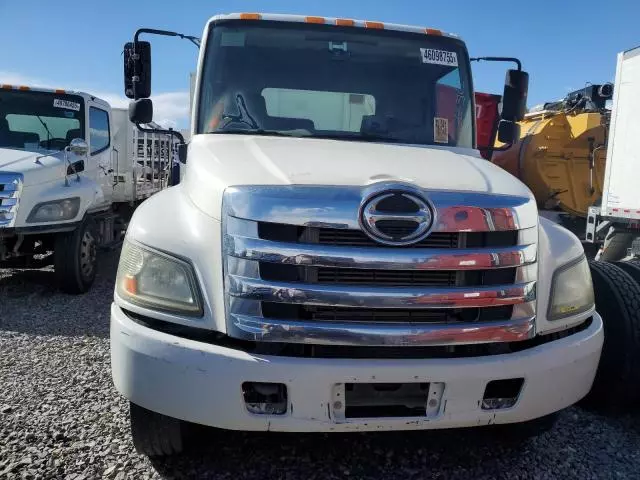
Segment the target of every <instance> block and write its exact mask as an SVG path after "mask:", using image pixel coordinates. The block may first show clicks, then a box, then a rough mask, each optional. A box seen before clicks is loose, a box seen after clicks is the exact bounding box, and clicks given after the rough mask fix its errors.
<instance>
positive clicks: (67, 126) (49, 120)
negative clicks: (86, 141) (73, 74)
mask: <svg viewBox="0 0 640 480" xmlns="http://www.w3.org/2000/svg"><path fill="white" fill-rule="evenodd" d="M83 112H84V105H83V100H82V97H80V96H78V95H68V94H57V93H49V92H36V91H28V90H27V91H21V90H0V148H3V147H4V148H15V149H24V150H31V151H38V150H62V149H64V147H66V146H67V145H69V142H70V141H71V140H73V139H74V138H84V123H83V121H82V119H83V118H84V117H83Z"/></svg>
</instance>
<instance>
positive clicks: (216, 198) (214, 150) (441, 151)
mask: <svg viewBox="0 0 640 480" xmlns="http://www.w3.org/2000/svg"><path fill="white" fill-rule="evenodd" d="M188 159H189V160H188V163H187V172H186V175H185V177H184V179H183V184H184V187H186V191H187V192H188V194H189V196H190V197H191V199H192V200H193V201H194V203H195V204H196V205H197V206H198V207H199V208H200V209H202V210H203V211H205V212H206V213H208V214H209V215H211V216H213V217H214V218H220V212H221V205H220V203H221V199H222V193H223V192H224V190H225V189H226V188H227V187H229V186H240V185H356V186H366V185H370V184H373V183H376V182H381V181H386V182H388V181H399V182H404V183H411V184H414V185H416V186H418V187H421V188H425V189H432V190H457V191H473V192H482V193H495V194H504V195H518V196H523V197H529V198H533V197H532V194H531V192H530V191H529V189H528V188H527V187H526V186H525V185H524V184H523V183H522V182H520V181H519V180H518V179H516V178H515V177H513V176H512V175H510V174H509V173H507V172H506V171H504V170H502V169H501V168H499V167H497V166H496V165H493V164H492V163H490V162H487V161H486V160H483V159H482V158H481V157H480V155H479V153H478V152H477V151H476V150H472V149H463V148H452V147H438V146H415V145H411V146H409V145H397V144H385V143H370V142H358V141H344V140H327V139H314V138H299V137H297V138H286V137H267V136H251V135H224V134H216V135H195V136H194V137H193V138H192V140H191V143H190V144H189V155H188Z"/></svg>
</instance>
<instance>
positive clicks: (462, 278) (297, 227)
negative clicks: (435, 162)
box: [223, 187, 537, 347]
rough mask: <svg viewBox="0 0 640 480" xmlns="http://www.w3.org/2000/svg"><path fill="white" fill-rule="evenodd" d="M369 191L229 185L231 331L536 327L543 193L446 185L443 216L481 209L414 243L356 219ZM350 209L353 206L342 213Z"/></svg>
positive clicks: (342, 338) (395, 342)
mask: <svg viewBox="0 0 640 480" xmlns="http://www.w3.org/2000/svg"><path fill="white" fill-rule="evenodd" d="M325 190H326V192H325ZM288 195H291V198H288ZM361 195H362V193H361V192H360V191H359V189H356V188H355V187H342V188H337V187H331V188H329V187H326V189H325V188H324V187H315V188H312V187H308V188H307V187H287V188H285V187H251V188H246V189H245V188H234V189H233V190H232V192H230V193H229V194H228V195H225V199H224V202H225V203H224V212H225V217H224V221H223V225H224V229H223V235H224V253H225V265H224V270H225V298H226V302H227V304H226V308H227V325H228V334H229V336H231V337H233V338H236V339H239V340H251V341H257V342H273V343H285V344H286V343H303V344H312V345H359V346H385V347H392V346H401V345H405V346H430V345H467V344H476V343H496V342H498V343H499V342H513V341H520V340H526V339H528V338H531V337H532V336H533V335H534V334H535V331H534V325H535V298H536V289H535V287H536V275H537V271H536V255H537V244H536V239H537V233H536V232H535V231H536V228H537V227H536V225H537V223H536V220H537V214H536V211H535V205H533V210H531V209H530V208H528V209H525V210H522V209H519V208H517V205H520V204H522V205H525V204H528V203H529V202H530V200H529V199H520V198H519V197H507V196H504V197H488V196H484V197H483V196H482V195H481V194H465V196H464V198H462V197H461V195H460V194H459V193H455V192H452V193H451V194H450V195H449V194H448V193H446V192H438V193H437V194H434V197H431V199H432V200H433V203H434V205H435V208H436V209H437V212H436V213H437V215H436V218H445V219H446V218H450V219H456V221H458V220H457V219H458V218H460V219H462V220H465V221H466V219H467V218H475V219H479V220H478V222H479V223H478V225H477V226H476V227H475V230H474V228H470V227H469V224H468V223H464V222H463V223H461V224H460V225H455V224H451V223H450V224H448V225H447V224H446V222H445V223H442V224H439V225H438V226H437V228H436V231H434V232H432V233H430V235H428V236H427V237H426V238H425V239H424V240H422V241H420V242H418V243H416V244H413V245H411V246H408V247H390V246H386V245H382V244H379V243H377V242H375V241H374V240H372V239H370V238H369V237H368V236H367V235H365V234H364V232H362V231H361V230H359V227H358V223H357V219H356V221H354V212H356V213H357V211H358V208H359V205H360V202H361V198H362V197H361ZM476 195H477V197H476ZM336 198H337V199H339V201H338V200H335V199H336ZM332 199H334V200H335V201H337V202H338V205H339V208H338V206H335V207H332V206H331V205H332V204H331V202H332ZM437 199H438V200H440V201H436V200H437ZM461 200H465V201H467V202H469V203H468V205H469V206H460V205H459V204H456V202H459V201H461ZM500 201H503V202H505V205H500V204H498V205H496V203H498V202H500ZM440 202H441V203H442V206H439V204H440ZM483 202H485V203H487V204H488V206H486V205H483ZM509 202H511V205H510V203H509ZM345 204H347V206H348V207H349V208H348V209H347V208H346V207H345ZM476 204H478V205H477V206H476ZM451 205H453V206H451ZM452 208H453V209H455V210H453V211H451V210H450V209H452ZM343 210H348V212H349V213H348V214H345V216H344V217H341V216H340V214H339V213H340V212H341V211H343ZM461 210H463V211H464V215H460V214H459V212H460V211H461ZM531 211H533V213H534V214H535V215H534V216H533V217H532V218H533V219H532V220H527V218H528V217H529V216H530V215H528V214H529V213H531ZM292 212H295V213H296V215H295V216H293V213H292ZM336 212H338V213H336ZM485 220H486V221H485ZM523 220H525V221H524V222H523ZM527 221H529V222H532V223H531V224H527ZM499 222H502V223H499ZM399 228H402V224H399ZM456 228H459V230H456ZM443 229H449V230H450V231H446V230H445V231H439V230H443ZM385 231H388V230H385Z"/></svg>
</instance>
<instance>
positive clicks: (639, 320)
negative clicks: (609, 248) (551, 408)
mask: <svg viewBox="0 0 640 480" xmlns="http://www.w3.org/2000/svg"><path fill="white" fill-rule="evenodd" d="M589 265H590V267H591V277H592V278H593V289H594V293H595V300H596V310H597V311H598V313H599V314H600V316H601V317H602V321H603V324H604V345H603V347H602V355H601V356H600V363H599V365H598V371H597V373H596V378H595V380H594V382H593V387H592V388H591V391H590V392H589V393H588V394H587V396H586V397H585V398H584V399H583V400H582V402H581V405H583V406H586V407H588V408H590V409H594V410H604V411H607V410H612V409H624V408H627V407H630V406H633V405H637V404H638V402H639V401H640V286H639V285H638V284H637V283H636V282H635V281H634V279H633V278H632V277H631V276H630V275H629V274H627V273H626V272H625V271H624V270H622V269H621V268H620V267H618V266H617V265H614V264H612V263H608V262H602V261H597V262H596V261H592V262H589Z"/></svg>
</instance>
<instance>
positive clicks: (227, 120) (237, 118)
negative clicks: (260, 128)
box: [218, 114, 257, 130]
mask: <svg viewBox="0 0 640 480" xmlns="http://www.w3.org/2000/svg"><path fill="white" fill-rule="evenodd" d="M233 124H239V125H244V126H245V127H248V128H249V129H250V130H254V129H255V128H257V127H256V126H255V125H253V123H251V122H250V121H249V120H246V119H245V118H243V117H242V116H241V115H228V114H224V115H222V120H221V121H220V125H219V126H218V129H219V130H224V129H226V128H227V127H229V126H230V125H233Z"/></svg>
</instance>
